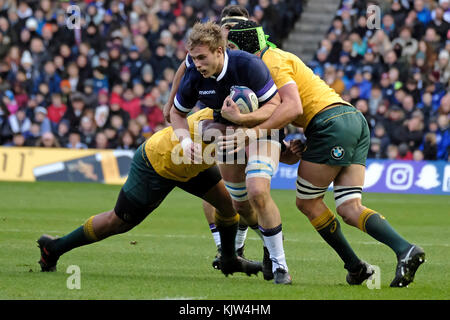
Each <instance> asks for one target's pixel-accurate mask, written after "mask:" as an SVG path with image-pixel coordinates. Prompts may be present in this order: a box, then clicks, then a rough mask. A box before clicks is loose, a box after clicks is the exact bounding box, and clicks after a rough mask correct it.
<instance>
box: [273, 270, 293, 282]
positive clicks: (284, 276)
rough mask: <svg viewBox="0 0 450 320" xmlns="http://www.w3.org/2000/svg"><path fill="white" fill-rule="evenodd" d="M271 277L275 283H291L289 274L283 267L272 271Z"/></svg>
mask: <svg viewBox="0 0 450 320" xmlns="http://www.w3.org/2000/svg"><path fill="white" fill-rule="evenodd" d="M273 278H274V279H273V282H274V283H275V284H292V277H291V275H290V274H289V272H287V271H286V270H285V269H283V268H278V269H276V270H275V272H274V273H273Z"/></svg>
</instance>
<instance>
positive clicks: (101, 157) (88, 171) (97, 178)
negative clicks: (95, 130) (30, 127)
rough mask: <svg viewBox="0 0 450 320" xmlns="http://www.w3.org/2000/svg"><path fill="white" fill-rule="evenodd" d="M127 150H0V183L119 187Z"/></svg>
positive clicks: (129, 156) (128, 159) (124, 173)
mask: <svg viewBox="0 0 450 320" xmlns="http://www.w3.org/2000/svg"><path fill="white" fill-rule="evenodd" d="M133 155H134V152H133V151H129V150H100V149H83V150H74V149H62V148H33V147H29V148H18V147H0V180H6V181H76V182H98V183H106V184H123V183H124V182H125V180H126V178H127V174H128V170H129V168H130V165H131V161H132V159H133Z"/></svg>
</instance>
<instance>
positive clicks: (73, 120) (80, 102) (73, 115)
mask: <svg viewBox="0 0 450 320" xmlns="http://www.w3.org/2000/svg"><path fill="white" fill-rule="evenodd" d="M84 109H85V102H84V97H83V95H82V94H81V93H79V92H76V93H74V94H72V96H71V98H70V106H69V108H68V109H67V111H66V113H65V114H64V116H63V119H67V120H68V121H69V124H70V128H71V129H73V130H79V127H80V120H81V117H82V116H83V112H84Z"/></svg>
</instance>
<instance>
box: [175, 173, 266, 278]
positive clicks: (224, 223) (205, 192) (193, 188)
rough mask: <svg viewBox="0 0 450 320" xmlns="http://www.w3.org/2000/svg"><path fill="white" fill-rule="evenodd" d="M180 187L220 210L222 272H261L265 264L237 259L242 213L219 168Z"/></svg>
mask: <svg viewBox="0 0 450 320" xmlns="http://www.w3.org/2000/svg"><path fill="white" fill-rule="evenodd" d="M177 186H178V187H180V188H182V189H183V190H185V191H187V192H189V193H191V194H193V195H196V196H198V197H200V198H202V199H203V200H205V201H207V202H208V203H210V204H211V205H212V206H214V208H215V209H216V210H215V215H214V221H215V224H216V226H217V230H218V231H219V234H220V242H221V249H222V250H221V257H220V264H221V271H222V272H223V273H224V274H225V275H227V274H229V273H233V272H245V273H247V274H248V275H250V274H256V273H257V272H258V271H261V264H259V263H255V262H253V261H249V260H246V259H243V258H238V257H237V256H236V250H235V239H236V233H237V229H238V223H239V214H237V212H236V210H235V209H234V207H233V204H232V202H231V198H230V195H229V194H228V192H227V190H226V188H225V185H224V183H223V180H222V178H221V175H220V173H219V170H218V168H217V167H215V166H214V167H211V168H209V169H207V170H205V171H203V172H201V173H200V174H199V175H198V176H196V177H195V178H193V179H191V180H189V181H187V182H185V183H178V184H177Z"/></svg>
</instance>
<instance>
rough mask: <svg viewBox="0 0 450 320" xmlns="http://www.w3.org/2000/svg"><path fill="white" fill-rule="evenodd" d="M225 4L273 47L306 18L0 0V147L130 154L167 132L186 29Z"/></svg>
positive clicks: (164, 3)
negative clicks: (225, 10) (168, 110)
mask: <svg viewBox="0 0 450 320" xmlns="http://www.w3.org/2000/svg"><path fill="white" fill-rule="evenodd" d="M72 4H74V5H76V6H77V7H76V8H74V7H70V6H71V5H72ZM228 4H240V5H243V6H245V8H246V9H247V10H248V11H249V13H250V15H251V18H252V19H254V20H256V21H258V22H259V23H260V24H262V25H263V26H264V28H266V30H267V32H270V33H271V34H272V39H271V40H272V41H273V42H275V43H276V44H278V45H281V44H282V41H283V40H284V38H285V37H286V36H287V34H288V31H289V30H290V29H291V28H292V27H293V25H294V23H295V21H296V20H297V19H298V17H299V15H300V13H301V10H302V6H301V4H302V1H299V0H271V1H270V0H237V1H226V0H134V1H130V0H97V1H95V0H85V1H77V2H73V3H71V2H69V1H62V0H61V1H56V0H41V1H37V0H17V1H16V0H0V145H3V146H42V147H68V148H122V149H135V148H136V147H137V146H138V145H139V144H140V143H141V142H142V141H144V140H145V138H147V137H149V136H150V135H151V134H153V133H154V132H156V131H158V130H160V129H161V128H163V127H165V126H166V125H167V124H166V123H165V120H164V117H163V114H162V108H163V106H164V104H165V103H166V102H167V100H168V96H169V91H170V88H171V84H172V79H173V77H174V73H175V71H176V70H177V68H178V67H179V65H180V63H182V62H183V61H184V59H185V55H186V49H185V41H186V37H187V33H188V32H189V30H190V28H191V27H192V26H193V24H194V23H195V22H196V21H207V20H211V19H212V20H214V21H218V20H219V17H220V14H221V11H222V9H223V8H224V7H225V6H226V5H228ZM78 9H79V10H78ZM78 18H79V19H78ZM77 19H78V20H77ZM77 23H78V24H77ZM77 26H79V28H77Z"/></svg>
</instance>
